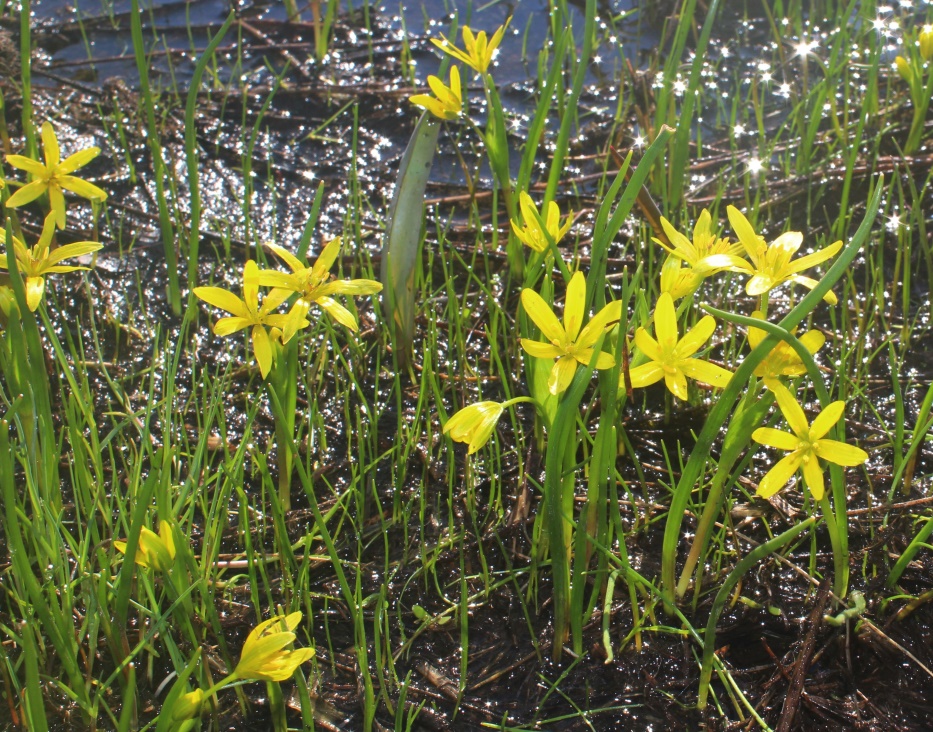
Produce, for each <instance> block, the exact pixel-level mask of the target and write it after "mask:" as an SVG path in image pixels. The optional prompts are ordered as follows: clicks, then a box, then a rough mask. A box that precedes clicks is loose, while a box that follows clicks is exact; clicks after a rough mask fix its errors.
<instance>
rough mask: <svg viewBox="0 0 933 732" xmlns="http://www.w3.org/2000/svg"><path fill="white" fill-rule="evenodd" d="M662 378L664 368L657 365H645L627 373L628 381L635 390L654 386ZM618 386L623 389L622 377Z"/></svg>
mask: <svg viewBox="0 0 933 732" xmlns="http://www.w3.org/2000/svg"><path fill="white" fill-rule="evenodd" d="M663 376H664V368H663V367H662V366H661V364H659V363H654V362H652V363H646V364H642V365H641V366H636V367H635V368H633V369H632V370H631V371H629V380H630V381H631V382H632V386H633V387H634V388H636V389H641V388H642V387H645V386H650V385H651V384H656V383H657V382H659V381H660V380H661V379H662V377H663ZM619 386H620V387H622V388H624V387H625V379H624V376H623V377H621V378H620V379H619Z"/></svg>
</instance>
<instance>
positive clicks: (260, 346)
mask: <svg viewBox="0 0 933 732" xmlns="http://www.w3.org/2000/svg"><path fill="white" fill-rule="evenodd" d="M258 275H259V267H258V266H257V265H256V262H254V261H253V260H252V259H250V260H249V261H248V262H247V263H246V265H245V266H244V267H243V299H242V300H241V299H240V298H238V297H237V296H236V295H234V294H233V293H232V292H228V291H227V290H224V289H223V288H220V287H195V288H194V290H193V291H192V292H194V294H195V295H196V296H197V297H198V298H200V299H201V300H203V301H204V302H206V303H207V304H208V305H213V306H214V307H217V308H220V309H221V310H226V311H227V312H228V313H230V314H231V315H232V316H233V317H228V318H221V319H220V320H218V321H217V322H216V323H214V334H215V335H218V336H221V337H223V336H228V335H230V334H231V333H236V332H238V331H241V330H243V329H244V328H249V327H250V326H252V329H253V330H252V333H251V340H252V344H253V355H254V356H255V357H256V363H258V364H259V372H260V373H261V374H262V378H266V376H267V375H268V374H269V371H270V370H271V369H272V363H273V361H274V360H275V353H274V350H273V347H272V342H273V340H279V341H282V342H284V343H287V342H288V340H289V338H290V337H291V336H289V337H288V338H286V337H284V336H283V329H284V328H285V326H286V324H287V323H288V322H289V318H290V317H291V314H288V315H285V314H273V313H272V311H273V310H275V309H276V308H277V307H278V306H279V305H281V304H282V303H283V302H285V301H286V300H287V299H288V298H289V296H290V295H291V290H288V289H282V288H277V289H274V290H272V291H270V292H268V293H266V295H265V297H263V299H262V305H260V304H259V287H258V285H257V284H256V279H257V277H258ZM293 310H294V308H293ZM307 325H309V323H308V321H307V320H305V319H304V318H303V317H302V318H300V321H299V322H298V326H300V327H302V328H303V327H305V326H307ZM298 326H296V330H297V327H298ZM267 327H269V328H270V329H271V330H270V331H267V330H266V328H267ZM294 332H295V331H293V333H294Z"/></svg>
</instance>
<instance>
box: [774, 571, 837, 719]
mask: <svg viewBox="0 0 933 732" xmlns="http://www.w3.org/2000/svg"><path fill="white" fill-rule="evenodd" d="M829 587H830V581H829V578H828V577H825V578H824V579H823V581H822V582H821V583H820V589H819V591H818V592H817V593H816V604H815V605H814V606H813V609H812V610H811V611H810V617H809V618H808V619H807V624H808V628H807V636H806V638H804V640H803V646H802V647H801V648H800V655H799V656H798V657H797V662H796V663H795V664H794V675H793V676H792V677H791V681H790V686H789V687H788V689H787V696H786V697H785V699H784V707H783V708H782V709H781V720H780V722H779V723H778V726H777V732H789V731H790V727H791V725H792V724H793V722H794V717H795V716H796V714H797V709H798V707H799V706H800V696H801V694H803V682H804V679H805V678H806V676H807V669H808V668H809V667H810V659H811V658H812V657H813V651H814V650H815V649H816V634H817V631H819V629H820V626H822V624H823V610H825V609H826V603H827V602H828V601H829Z"/></svg>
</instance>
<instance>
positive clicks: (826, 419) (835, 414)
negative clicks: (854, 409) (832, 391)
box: [810, 401, 846, 442]
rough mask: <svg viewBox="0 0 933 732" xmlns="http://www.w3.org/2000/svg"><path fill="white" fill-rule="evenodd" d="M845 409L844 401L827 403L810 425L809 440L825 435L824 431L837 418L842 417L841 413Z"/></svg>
mask: <svg viewBox="0 0 933 732" xmlns="http://www.w3.org/2000/svg"><path fill="white" fill-rule="evenodd" d="M845 410H846V403H845V402H844V401H838V402H833V403H832V404H830V405H828V406H827V407H826V409H824V410H823V411H822V412H820V413H819V414H818V415H817V416H816V419H814V420H813V424H812V425H811V426H810V441H811V442H816V441H817V440H819V439H820V438H821V437H825V436H826V433H827V432H829V431H830V430H831V429H832V427H833V425H834V424H836V422H838V421H839V418H840V417H842V413H843V412H845Z"/></svg>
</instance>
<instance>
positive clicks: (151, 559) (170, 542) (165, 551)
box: [113, 521, 175, 572]
mask: <svg viewBox="0 0 933 732" xmlns="http://www.w3.org/2000/svg"><path fill="white" fill-rule="evenodd" d="M113 545H114V547H115V548H116V550H117V551H118V552H120V553H121V554H126V542H125V541H120V540H114V542H113ZM133 561H135V562H136V564H138V565H139V566H140V567H151V568H152V569H154V570H156V571H157V572H167V571H168V570H169V569H170V568H171V566H172V562H174V561H175V538H174V536H173V535H172V525H171V524H170V523H169V522H168V521H160V522H159V533H158V534H156V533H155V532H154V531H152V530H151V529H147V528H146V527H145V526H144V527H142V529H140V533H139V542H138V543H137V544H136V556H135V557H134V559H133Z"/></svg>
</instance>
